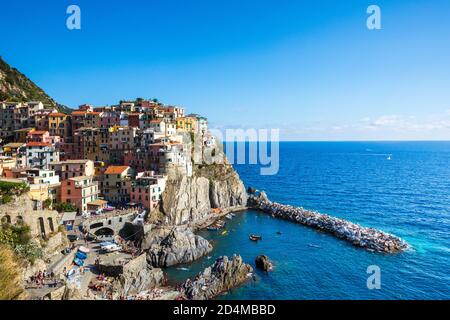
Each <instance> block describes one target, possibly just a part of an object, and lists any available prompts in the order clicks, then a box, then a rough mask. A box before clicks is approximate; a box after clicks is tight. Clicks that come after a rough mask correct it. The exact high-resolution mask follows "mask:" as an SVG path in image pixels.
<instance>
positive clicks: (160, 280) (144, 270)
mask: <svg viewBox="0 0 450 320" xmlns="http://www.w3.org/2000/svg"><path fill="white" fill-rule="evenodd" d="M164 282H165V277H164V273H163V271H162V270H161V269H159V268H153V267H152V266H150V265H149V264H148V263H147V258H146V255H145V254H142V255H140V256H139V257H137V258H136V259H133V260H131V261H130V262H128V263H127V264H126V265H124V266H123V273H122V274H121V275H120V276H119V277H118V278H117V279H116V280H114V283H113V288H114V289H113V292H114V296H115V297H119V296H130V295H136V294H138V293H139V292H142V291H145V290H148V289H151V288H155V287H159V286H161V285H163V284H164Z"/></svg>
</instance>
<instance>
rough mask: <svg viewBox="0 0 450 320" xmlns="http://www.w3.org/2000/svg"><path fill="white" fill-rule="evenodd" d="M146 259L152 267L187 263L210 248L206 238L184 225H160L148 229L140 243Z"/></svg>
mask: <svg viewBox="0 0 450 320" xmlns="http://www.w3.org/2000/svg"><path fill="white" fill-rule="evenodd" d="M142 249H144V250H147V260H148V261H149V263H150V264H151V265H152V266H154V267H170V266H173V265H176V264H180V263H189V262H192V261H194V260H197V259H198V258H200V257H202V256H204V255H205V254H207V253H208V252H210V251H211V250H212V246H211V244H210V243H209V242H208V240H206V239H204V238H202V237H200V236H198V235H195V234H194V233H193V232H192V230H191V229H189V228H185V227H167V226H162V227H158V228H156V229H152V230H151V231H149V232H148V233H147V234H146V235H145V238H144V241H143V243H142Z"/></svg>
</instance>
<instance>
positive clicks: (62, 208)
mask: <svg viewBox="0 0 450 320" xmlns="http://www.w3.org/2000/svg"><path fill="white" fill-rule="evenodd" d="M53 208H54V209H55V210H56V211H58V212H75V211H77V208H76V207H75V206H74V205H73V204H71V203H65V202H58V203H55V204H54V205H53Z"/></svg>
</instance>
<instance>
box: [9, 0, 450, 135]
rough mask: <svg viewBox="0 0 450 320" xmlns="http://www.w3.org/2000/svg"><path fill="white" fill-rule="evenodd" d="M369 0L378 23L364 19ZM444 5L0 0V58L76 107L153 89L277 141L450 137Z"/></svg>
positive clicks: (449, 8) (449, 30) (421, 0)
mask: <svg viewBox="0 0 450 320" xmlns="http://www.w3.org/2000/svg"><path fill="white" fill-rule="evenodd" d="M43 3H44V4H45V5H43ZM71 4H76V5H78V6H79V7H80V8H81V30H74V31H70V30H68V29H67V28H66V18H67V17H68V15H67V14H66V9H67V7H68V6H69V5H71ZM371 4H377V5H378V6H379V7H380V8H381V13H382V30H374V31H370V30H368V29H367V28H366V19H367V17H368V15H367V14H366V9H367V7H368V6H369V5H371ZM449 14H450V2H449V1H446V0H442V1H440V0H408V1H406V0H405V1H404V0H395V1H393V0H390V1H378V0H373V1H364V0H346V1H338V0H335V1H332V0H328V1H325V0H311V1H309V0H308V1H306V0H305V1H293V0H288V1H283V0H281V1H280V0H271V1H264V0H259V1H253V0H239V1H238V0H226V1H224V0H220V1H219V0H209V1H204V0H191V1H181V0H177V1H175V0H150V1H144V0H142V1H127V2H125V1H111V0H110V1H106V0H71V1H66V0H58V1H50V0H48V1H23V0H16V1H2V2H1V4H0V55H1V56H2V57H3V58H4V59H5V60H6V61H7V62H8V63H10V64H11V65H13V66H15V67H17V68H18V69H19V70H21V71H22V72H23V73H25V74H26V75H27V76H28V77H30V78H31V79H32V80H34V81H35V82H36V83H37V84H38V85H40V86H41V87H42V88H43V89H44V90H46V91H47V92H48V93H49V94H50V95H51V96H52V97H54V98H55V99H56V100H57V101H59V102H61V103H63V104H67V105H69V106H71V107H76V106H77V105H80V104H82V103H92V104H94V105H107V104H114V103H116V102H117V101H118V100H120V99H126V98H135V97H146V98H147V97H148V98H153V97H156V98H158V99H159V100H161V101H163V102H165V103H171V104H177V105H182V106H184V107H186V108H187V109H188V110H189V111H192V112H197V113H202V114H204V115H206V116H207V117H208V118H209V119H210V123H211V125H212V126H214V127H218V128H234V127H242V128H280V130H281V138H282V139H283V140H405V139H406V140H422V139H426V140H430V139H432V140H448V139H450V89H449V87H450V19H449V17H448V15H449Z"/></svg>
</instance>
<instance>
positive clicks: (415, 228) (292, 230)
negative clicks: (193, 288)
mask: <svg viewBox="0 0 450 320" xmlns="http://www.w3.org/2000/svg"><path fill="white" fill-rule="evenodd" d="M388 155H391V160H388V159H387V158H388ZM235 168H236V170H237V171H238V173H239V175H240V177H241V179H242V180H243V181H244V183H245V184H246V186H252V187H255V188H257V189H259V190H265V191H266V192H267V194H268V196H269V198H270V199H271V200H274V201H277V202H280V203H284V204H291V205H296V206H303V207H305V208H308V209H314V210H318V211H320V212H322V213H328V214H331V215H334V216H337V217H342V218H345V219H348V220H350V221H353V222H356V223H359V224H362V225H364V226H370V227H375V228H379V229H381V230H384V231H387V232H390V233H393V234H395V235H397V236H399V237H401V238H403V239H405V240H406V241H407V242H408V243H409V244H410V245H411V247H412V248H411V249H410V250H408V251H406V252H403V253H399V254H379V253H372V252H368V251H365V250H363V249H360V248H356V247H353V246H351V245H349V244H348V243H346V242H344V241H342V240H338V239H336V238H334V237H333V236H330V235H327V234H323V233H320V232H317V231H315V230H312V229H309V228H307V227H305V226H302V225H297V224H293V223H290V222H287V221H282V220H278V219H275V218H272V217H270V216H267V215H265V214H261V213H258V212H255V211H253V210H248V211H245V212H242V213H239V214H237V215H236V217H235V218H234V219H233V220H232V221H229V222H228V223H227V226H226V230H227V231H228V232H227V233H226V234H224V235H222V234H221V233H220V232H219V233H218V232H209V231H202V232H200V234H201V235H202V236H203V237H205V238H207V239H209V240H210V241H211V242H212V244H213V246H214V250H213V252H212V253H211V254H210V256H209V257H204V258H202V259H200V260H199V261H196V262H194V263H193V264H191V265H184V266H178V267H175V268H170V269H168V274H169V279H170V281H171V282H177V281H181V280H182V279H184V278H186V277H190V276H194V275H195V274H197V273H198V272H199V271H201V270H202V269H203V268H205V267H207V266H209V265H210V264H212V263H213V262H214V259H215V258H216V257H218V256H220V255H229V256H230V255H232V254H234V253H236V254H240V255H241V256H242V257H243V258H244V260H245V261H246V262H247V263H250V264H251V265H252V266H254V260H255V257H256V256H257V255H259V254H265V255H267V256H269V258H270V259H271V260H272V261H273V262H274V264H275V269H274V271H273V272H270V273H264V272H260V271H258V270H257V271H256V278H255V279H254V280H251V281H249V282H248V283H246V284H245V285H243V286H241V287H240V288H238V289H235V290H233V291H231V292H229V293H227V294H225V295H223V296H221V297H219V299H449V298H450V142H282V143H280V169H279V172H278V174H277V175H273V176H262V175H260V167H259V166H258V165H236V166H235ZM277 231H281V233H282V234H281V235H278V234H277ZM252 233H256V234H260V235H262V237H263V240H262V241H260V242H258V243H255V242H252V241H249V239H248V236H249V234H252ZM371 265H376V266H379V267H380V270H381V289H373V290H370V289H368V288H367V278H368V277H369V276H370V275H369V274H368V273H367V268H368V266H371ZM180 268H186V269H183V270H181V269H180Z"/></svg>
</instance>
